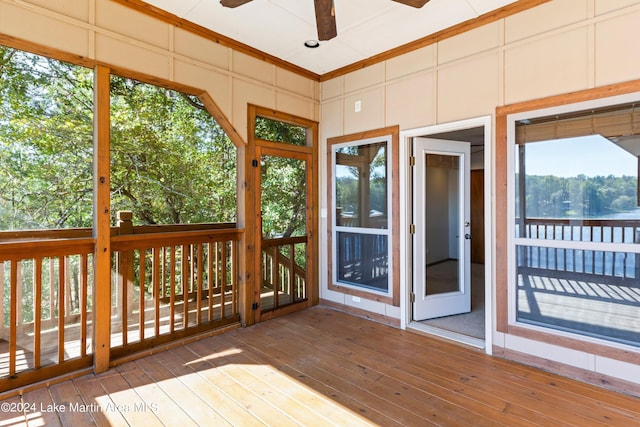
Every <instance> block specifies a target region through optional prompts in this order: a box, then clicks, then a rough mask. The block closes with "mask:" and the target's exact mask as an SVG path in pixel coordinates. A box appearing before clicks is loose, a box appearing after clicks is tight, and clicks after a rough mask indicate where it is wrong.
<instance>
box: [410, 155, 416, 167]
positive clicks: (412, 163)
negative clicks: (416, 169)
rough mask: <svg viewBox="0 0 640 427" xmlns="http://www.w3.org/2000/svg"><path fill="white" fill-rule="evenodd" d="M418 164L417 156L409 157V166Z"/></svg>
mask: <svg viewBox="0 0 640 427" xmlns="http://www.w3.org/2000/svg"><path fill="white" fill-rule="evenodd" d="M415 165H416V158H415V156H410V157H409V166H415Z"/></svg>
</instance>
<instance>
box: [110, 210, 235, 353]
mask: <svg viewBox="0 0 640 427" xmlns="http://www.w3.org/2000/svg"><path fill="white" fill-rule="evenodd" d="M234 226H235V225H234V224H226V225H225V224H215V225H211V226H209V227H208V228H207V229H199V230H198V229H194V228H195V227H193V226H190V225H184V226H183V225H175V226H162V227H144V228H140V229H138V228H137V227H130V226H129V225H127V224H123V223H122V221H121V224H120V235H118V236H114V237H113V238H112V239H111V251H112V253H113V261H112V263H113V264H112V265H113V275H112V276H113V279H112V292H111V294H112V304H113V306H112V317H111V337H112V338H111V340H112V342H111V355H112V358H117V357H120V356H122V355H125V354H129V353H131V352H135V351H140V350H143V349H145V348H149V347H151V346H155V345H158V344H162V343H166V342H169V341H172V340H175V339H177V338H181V337H184V336H187V335H191V334H196V333H200V332H203V331H205V330H209V329H214V328H218V327H221V326H224V325H227V324H230V323H233V322H238V321H239V320H240V317H239V314H238V284H237V259H238V256H237V254H238V243H237V242H238V241H239V240H240V237H241V233H242V230H239V229H236V228H231V227H234ZM138 231H143V233H142V234H140V233H138ZM127 232H128V233H130V234H126V233H127Z"/></svg>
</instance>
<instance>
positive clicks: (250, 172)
mask: <svg viewBox="0 0 640 427" xmlns="http://www.w3.org/2000/svg"><path fill="white" fill-rule="evenodd" d="M247 112H248V121H247V123H248V136H247V139H248V144H247V150H246V155H245V176H246V181H245V187H246V191H245V206H246V221H247V227H246V230H247V233H246V234H247V235H246V238H247V241H246V243H247V259H246V260H247V272H246V275H247V281H246V285H247V289H246V292H245V293H244V295H245V301H244V304H245V313H246V316H245V317H246V318H245V321H244V324H245V325H246V326H248V325H251V324H254V323H258V322H260V321H263V320H267V319H270V318H273V317H277V316H281V315H284V314H287V313H291V312H293V311H297V310H301V309H303V308H307V307H310V306H313V305H317V304H318V303H319V300H320V297H319V291H318V264H319V258H318V253H319V252H318V222H319V217H318V206H319V197H318V122H316V121H313V120H309V119H305V118H303V117H299V116H295V115H292V114H288V113H283V112H279V111H276V110H273V109H269V108H264V107H260V106H257V105H252V104H249V105H248V109H247ZM256 117H264V118H267V119H271V120H276V121H280V122H284V123H288V124H292V125H295V126H301V127H304V128H306V129H307V131H308V140H307V145H306V146H299V145H293V144H287V143H284V142H273V141H265V140H262V139H259V138H257V137H256V135H255V122H256ZM263 150H264V151H265V152H267V153H269V155H273V154H276V155H277V153H282V154H284V155H283V157H291V158H297V159H302V158H304V159H305V160H306V158H308V159H309V160H308V163H307V168H308V170H307V195H308V198H307V209H306V210H307V292H308V294H307V301H306V303H295V304H291V305H288V306H286V307H283V308H280V309H274V310H272V311H269V312H267V313H262V312H261V310H260V287H261V286H260V280H261V265H260V256H261V252H262V250H261V242H262V227H261V226H260V167H259V165H260V154H261V152H262V151H263Z"/></svg>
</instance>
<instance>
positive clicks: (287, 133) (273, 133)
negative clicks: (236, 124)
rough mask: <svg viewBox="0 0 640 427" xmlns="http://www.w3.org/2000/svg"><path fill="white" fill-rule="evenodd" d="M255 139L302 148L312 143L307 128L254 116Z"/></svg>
mask: <svg viewBox="0 0 640 427" xmlns="http://www.w3.org/2000/svg"><path fill="white" fill-rule="evenodd" d="M255 137H256V138H258V139H263V140H265V141H272V142H280V143H284V144H292V145H299V146H302V147H305V146H310V145H311V142H312V141H311V138H312V137H311V135H310V134H309V129H308V128H306V127H303V126H300V125H296V124H291V123H287V122H284V121H280V120H274V119H271V118H266V117H261V116H256V122H255Z"/></svg>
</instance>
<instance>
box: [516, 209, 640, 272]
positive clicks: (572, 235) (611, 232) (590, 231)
mask: <svg viewBox="0 0 640 427" xmlns="http://www.w3.org/2000/svg"><path fill="white" fill-rule="evenodd" d="M516 230H517V232H518V234H517V237H526V238H531V239H541V240H558V241H567V242H570V241H573V242H595V243H625V244H638V243H640V220H635V219H634V220H626V219H610V220H608V219H607V220H596V219H556V218H553V219H552V218H527V220H526V221H525V222H518V224H517V226H516ZM518 265H519V266H521V267H532V268H543V269H548V270H559V271H571V272H576V273H588V274H598V275H604V276H616V277H623V278H639V277H640V256H638V255H637V254H633V253H628V252H615V251H602V250H582V249H574V248H550V247H541V246H528V247H522V248H521V250H520V251H519V253H518Z"/></svg>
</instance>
